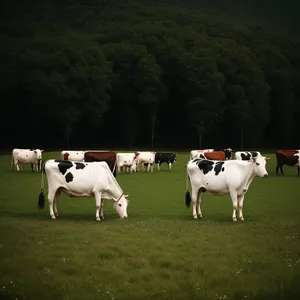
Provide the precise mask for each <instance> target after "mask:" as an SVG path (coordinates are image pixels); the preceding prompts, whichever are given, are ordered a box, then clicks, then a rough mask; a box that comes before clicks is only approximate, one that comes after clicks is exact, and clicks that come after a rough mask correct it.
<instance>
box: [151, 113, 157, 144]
mask: <svg viewBox="0 0 300 300" xmlns="http://www.w3.org/2000/svg"><path fill="white" fill-rule="evenodd" d="M155 119H156V118H155V116H153V117H152V129H151V147H152V150H153V146H154V128H155Z"/></svg>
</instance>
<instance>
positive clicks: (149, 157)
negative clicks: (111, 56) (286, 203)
mask: <svg viewBox="0 0 300 300" xmlns="http://www.w3.org/2000/svg"><path fill="white" fill-rule="evenodd" d="M43 151H44V150H41V149H13V151H12V168H13V169H17V170H18V171H20V170H23V168H22V164H24V163H30V164H31V169H32V171H41V170H43V172H42V184H41V193H40V195H39V200H38V205H39V207H40V208H43V207H44V203H45V197H44V192H43V189H44V173H45V174H46V175H47V180H48V202H49V210H50V217H51V218H52V219H55V218H56V217H57V216H58V211H57V206H56V202H57V198H58V197H59V196H60V194H61V193H62V192H64V193H65V194H67V195H68V196H70V197H80V198H81V197H95V200H96V220H101V219H104V214H103V205H104V201H103V200H104V199H112V200H113V201H114V208H115V210H116V212H117V213H118V214H119V216H120V217H121V218H122V219H127V205H128V201H127V197H128V195H124V193H123V191H122V189H121V187H120V186H119V184H118V182H117V180H116V176H117V173H121V172H130V173H131V172H138V171H140V168H142V170H143V171H146V170H147V171H148V172H150V171H152V172H153V164H157V167H158V170H160V166H161V164H162V163H167V164H168V167H169V170H171V168H172V164H173V163H174V162H176V154H175V153H160V152H152V151H144V152H142V151H139V152H133V153H116V152H113V151H62V152H61V158H60V159H59V160H57V159H50V160H47V161H45V162H44V163H43V167H42V152H43ZM276 158H277V166H276V173H277V174H278V171H279V169H280V171H281V174H282V175H283V170H282V167H283V166H284V165H288V166H293V167H297V168H298V176H299V169H300V150H277V151H276ZM268 159H269V158H268V157H265V156H263V155H262V154H261V153H260V152H259V151H237V152H235V153H234V154H233V151H232V149H231V148H227V149H222V150H217V149H204V150H192V151H191V152H190V161H189V162H188V164H187V169H186V170H187V186H186V198H185V202H186V206H187V207H189V206H190V204H191V202H192V203H193V211H192V212H193V217H194V218H195V219H197V218H202V212H201V209H200V204H201V198H202V195H203V193H204V192H206V191H208V192H210V193H211V194H213V195H225V194H230V197H231V199H232V203H233V214H232V219H233V221H236V220H237V217H236V211H237V210H239V218H240V219H241V220H244V217H243V212H242V209H243V201H244V196H245V194H246V192H247V190H248V188H249V186H250V184H251V182H252V180H253V178H254V177H255V176H258V177H262V178H265V177H268V172H267V170H266V162H267V160H268ZM145 168H146V169H145ZM189 182H190V184H191V187H192V195H191V194H190V192H189V189H188V186H189Z"/></svg>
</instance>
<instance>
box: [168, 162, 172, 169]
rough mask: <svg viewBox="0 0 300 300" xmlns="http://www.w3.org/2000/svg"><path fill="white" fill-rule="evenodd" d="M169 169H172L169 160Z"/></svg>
mask: <svg viewBox="0 0 300 300" xmlns="http://www.w3.org/2000/svg"><path fill="white" fill-rule="evenodd" d="M171 169H172V163H171V162H169V170H171Z"/></svg>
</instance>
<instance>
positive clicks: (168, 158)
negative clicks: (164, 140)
mask: <svg viewBox="0 0 300 300" xmlns="http://www.w3.org/2000/svg"><path fill="white" fill-rule="evenodd" d="M176 159H177V158H176V154H175V153H162V152H156V154H155V163H156V164H157V169H158V170H160V165H161V164H162V163H167V164H168V166H169V170H171V168H172V164H173V163H174V162H176Z"/></svg>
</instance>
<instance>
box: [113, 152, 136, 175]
mask: <svg viewBox="0 0 300 300" xmlns="http://www.w3.org/2000/svg"><path fill="white" fill-rule="evenodd" d="M135 160H136V155H135V153H117V170H118V173H120V172H121V171H124V172H130V173H131V172H132V171H136V168H135V167H134V166H135V165H136V162H135Z"/></svg>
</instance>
